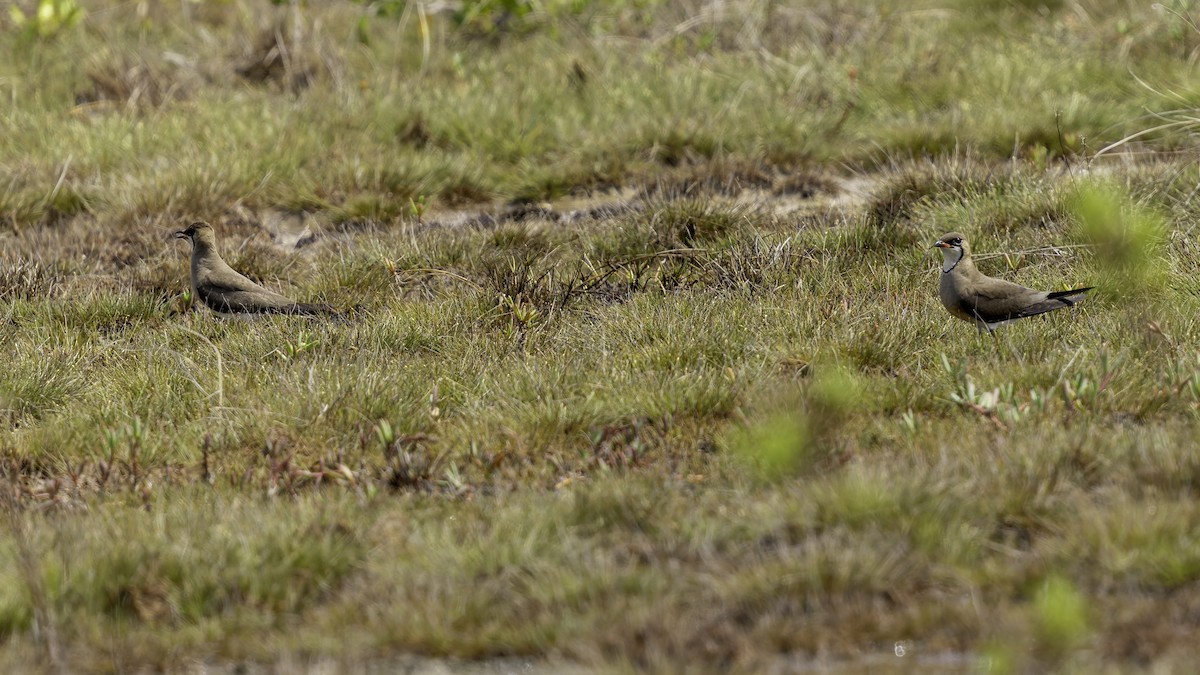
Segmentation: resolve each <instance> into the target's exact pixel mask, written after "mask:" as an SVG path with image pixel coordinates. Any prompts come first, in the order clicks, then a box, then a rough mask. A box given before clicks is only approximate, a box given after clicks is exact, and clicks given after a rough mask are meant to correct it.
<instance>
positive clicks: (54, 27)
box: [8, 0, 84, 39]
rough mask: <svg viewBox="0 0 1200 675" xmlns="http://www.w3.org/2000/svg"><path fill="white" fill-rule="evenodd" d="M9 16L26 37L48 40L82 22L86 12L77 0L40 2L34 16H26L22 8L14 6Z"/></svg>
mask: <svg viewBox="0 0 1200 675" xmlns="http://www.w3.org/2000/svg"><path fill="white" fill-rule="evenodd" d="M8 16H9V18H10V19H12V22H13V25H15V26H16V27H17V28H19V29H22V30H24V31H25V34H26V35H28V36H31V37H36V38H40V39H48V38H53V37H55V36H57V35H58V34H59V33H61V32H62V31H64V30H66V29H68V28H71V27H72V26H74V25H76V24H78V23H79V22H80V21H82V20H83V16H84V12H83V9H82V8H81V7H80V6H79V5H78V4H76V2H75V0H39V2H38V6H37V11H36V12H35V13H34V14H33V15H26V14H25V12H24V11H22V10H21V8H20V7H17V6H16V5H12V6H11V7H9V8H8Z"/></svg>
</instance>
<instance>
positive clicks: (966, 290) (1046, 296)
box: [932, 232, 1093, 336]
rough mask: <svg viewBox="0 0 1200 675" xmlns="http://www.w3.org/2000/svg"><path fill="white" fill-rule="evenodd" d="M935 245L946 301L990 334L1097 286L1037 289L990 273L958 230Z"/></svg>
mask: <svg viewBox="0 0 1200 675" xmlns="http://www.w3.org/2000/svg"><path fill="white" fill-rule="evenodd" d="M932 248H940V249H942V281H941V283H940V284H939V285H938V296H939V297H940V298H941V300H942V304H943V305H945V306H946V309H947V310H948V311H949V312H950V313H951V314H953V315H954V316H956V317H958V318H960V319H962V320H963V321H970V322H972V323H974V324H975V326H976V328H979V329H980V331H982V330H983V329H984V328H986V329H987V331H988V333H992V331H994V330H995V329H996V327H997V326H1002V325H1004V324H1006V323H1008V322H1010V321H1016V320H1017V319H1023V318H1025V317H1027V316H1035V315H1037V314H1045V313H1046V312H1053V311H1054V310H1056V309H1062V308H1063V307H1071V306H1073V305H1075V303H1077V302H1079V301H1080V300H1082V299H1083V297H1084V296H1085V295H1087V292H1088V291H1090V290H1092V288H1093V287H1092V286H1088V287H1085V288H1076V289H1074V290H1070V291H1053V292H1051V291H1035V290H1033V289H1032V288H1025V287H1024V286H1021V285H1020V284H1014V283H1013V282H1011V281H1005V280H1004V279H995V278H993V277H989V276H986V275H985V274H983V273H982V272H980V271H979V270H978V269H976V268H975V263H974V262H972V261H971V247H970V245H968V244H967V240H966V238H965V237H963V236H962V235H961V234H959V233H958V232H951V233H950V234H947V235H945V236H943V237H942V238H941V239H938V240H937V242H936V243H935V244H934V245H933V246H932ZM992 335H993V336H994V335H995V333H992Z"/></svg>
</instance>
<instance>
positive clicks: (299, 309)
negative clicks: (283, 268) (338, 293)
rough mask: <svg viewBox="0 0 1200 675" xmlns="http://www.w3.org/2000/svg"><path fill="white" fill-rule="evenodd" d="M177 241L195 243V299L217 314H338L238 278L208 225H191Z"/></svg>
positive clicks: (332, 310)
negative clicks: (222, 256)
mask: <svg viewBox="0 0 1200 675" xmlns="http://www.w3.org/2000/svg"><path fill="white" fill-rule="evenodd" d="M175 238H176V239H187V240H188V241H190V242H192V297H194V298H197V299H199V300H200V301H201V302H203V303H204V305H205V306H206V307H208V308H209V309H211V310H212V311H214V312H217V313H218V314H222V315H247V314H298V315H302V316H320V315H337V314H338V312H337V311H336V310H334V309H333V308H332V307H330V306H328V305H310V304H305V303H300V302H296V301H295V300H291V299H290V298H286V297H284V296H282V295H280V294H278V293H273V292H271V291H268V290H267V289H265V288H263V287H262V286H259V285H258V284H256V283H254V282H253V281H251V280H249V279H247V278H246V277H245V276H243V275H241V274H239V273H238V272H237V271H236V270H234V269H233V268H232V267H230V266H229V265H228V264H226V263H225V261H224V260H222V259H221V255H220V254H219V253H217V236H216V233H215V232H213V228H212V225H209V224H208V223H205V222H198V223H192V224H191V225H189V226H188V228H187V229H186V230H180V231H178V232H176V233H175Z"/></svg>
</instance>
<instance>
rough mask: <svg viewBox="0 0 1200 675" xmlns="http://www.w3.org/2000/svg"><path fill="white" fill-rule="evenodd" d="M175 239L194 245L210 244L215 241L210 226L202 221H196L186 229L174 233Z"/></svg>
mask: <svg viewBox="0 0 1200 675" xmlns="http://www.w3.org/2000/svg"><path fill="white" fill-rule="evenodd" d="M175 238H176V239H187V240H188V241H190V242H192V245H193V246H195V245H196V244H212V243H213V242H215V241H216V235H215V234H214V233H213V228H212V225H209V224H208V223H206V222H204V221H197V222H195V223H192V224H191V225H188V226H187V229H185V230H180V231H178V232H176V233H175Z"/></svg>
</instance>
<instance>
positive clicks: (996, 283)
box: [963, 275, 1062, 323]
mask: <svg viewBox="0 0 1200 675" xmlns="http://www.w3.org/2000/svg"><path fill="white" fill-rule="evenodd" d="M981 276H982V275H981ZM1046 296H1047V293H1045V292H1043V291H1035V290H1033V289H1032V288H1027V287H1025V286H1022V285H1020V284H1014V283H1013V282H1011V281H1006V280H1004V279H995V278H993V277H983V278H982V279H980V281H979V282H978V283H976V284H975V287H974V288H973V289H971V292H970V293H968V294H966V295H965V296H964V297H963V302H964V307H963V310H965V311H966V312H967V313H969V314H971V315H972V316H974V317H976V318H977V319H980V320H981V321H984V322H986V323H999V322H1001V321H1010V320H1012V319H1019V318H1021V317H1024V316H1032V314H1029V313H1027V310H1028V309H1029V308H1030V307H1032V306H1036V305H1037V304H1038V303H1041V302H1043V301H1044V300H1045V299H1046ZM1060 306H1062V305H1056V306H1055V307H1054V308H1051V309H1056V308H1057V307H1060ZM1042 311H1047V312H1048V311H1050V310H1049V309H1045V310H1042ZM1040 313H1041V312H1034V314H1040Z"/></svg>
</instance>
